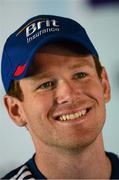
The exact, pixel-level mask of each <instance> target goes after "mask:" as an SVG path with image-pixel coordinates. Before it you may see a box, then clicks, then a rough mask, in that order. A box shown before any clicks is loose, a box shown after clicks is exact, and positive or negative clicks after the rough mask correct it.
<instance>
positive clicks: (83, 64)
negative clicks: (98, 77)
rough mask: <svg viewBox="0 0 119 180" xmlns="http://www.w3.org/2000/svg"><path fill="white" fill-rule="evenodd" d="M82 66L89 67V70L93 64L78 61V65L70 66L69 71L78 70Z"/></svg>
mask: <svg viewBox="0 0 119 180" xmlns="http://www.w3.org/2000/svg"><path fill="white" fill-rule="evenodd" d="M82 66H89V67H91V68H93V67H94V66H93V64H92V63H90V62H89V61H86V60H83V61H80V63H77V64H73V65H70V66H69V69H75V68H79V67H82Z"/></svg>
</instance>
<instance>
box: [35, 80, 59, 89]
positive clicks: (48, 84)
mask: <svg viewBox="0 0 119 180" xmlns="http://www.w3.org/2000/svg"><path fill="white" fill-rule="evenodd" d="M55 86H56V81H47V82H44V83H42V84H41V85H40V86H39V87H38V88H37V89H53V88H55Z"/></svg>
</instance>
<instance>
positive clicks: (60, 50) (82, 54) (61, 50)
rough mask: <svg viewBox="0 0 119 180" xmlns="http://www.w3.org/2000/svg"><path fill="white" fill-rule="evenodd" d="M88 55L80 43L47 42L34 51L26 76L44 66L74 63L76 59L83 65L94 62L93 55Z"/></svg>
mask: <svg viewBox="0 0 119 180" xmlns="http://www.w3.org/2000/svg"><path fill="white" fill-rule="evenodd" d="M89 55H90V54H89V51H88V50H87V49H85V48H84V47H83V46H81V45H80V44H76V43H71V42H55V43H50V44H47V45H45V46H44V47H43V48H42V49H40V50H38V51H37V52H36V54H35V56H34V59H33V62H32V64H31V66H30V68H29V71H28V73H27V76H30V75H34V74H36V73H37V72H39V70H41V69H42V67H44V66H45V67H51V66H52V65H53V66H54V65H59V63H64V64H66V63H71V64H74V63H76V61H78V62H79V63H80V64H84V65H86V64H87V65H91V64H94V62H93V57H92V56H91V55H90V56H89ZM89 57H90V58H89ZM66 59H68V61H66ZM84 59H85V60H84ZM59 60H60V61H59Z"/></svg>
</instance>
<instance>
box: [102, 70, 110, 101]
mask: <svg viewBox="0 0 119 180" xmlns="http://www.w3.org/2000/svg"><path fill="white" fill-rule="evenodd" d="M101 82H102V87H103V92H104V100H105V102H106V103H107V102H109V100H110V99H111V89H110V84H109V79H108V76H107V72H106V69H105V68H104V67H103V69H102V73H101Z"/></svg>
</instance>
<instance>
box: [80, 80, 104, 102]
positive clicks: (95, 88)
mask: <svg viewBox="0 0 119 180" xmlns="http://www.w3.org/2000/svg"><path fill="white" fill-rule="evenodd" d="M82 88H83V91H84V92H85V93H86V94H87V95H89V96H91V97H92V98H94V99H95V100H97V101H98V102H100V101H103V102H104V93H103V88H102V84H101V82H100V80H99V79H97V80H92V79H91V80H90V79H89V80H88V81H87V82H85V84H83V85H82Z"/></svg>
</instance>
